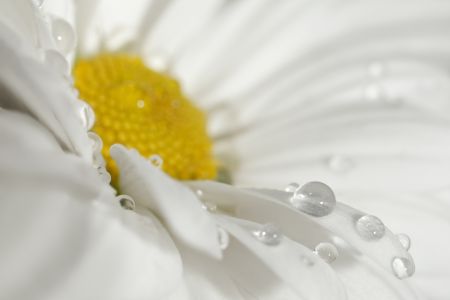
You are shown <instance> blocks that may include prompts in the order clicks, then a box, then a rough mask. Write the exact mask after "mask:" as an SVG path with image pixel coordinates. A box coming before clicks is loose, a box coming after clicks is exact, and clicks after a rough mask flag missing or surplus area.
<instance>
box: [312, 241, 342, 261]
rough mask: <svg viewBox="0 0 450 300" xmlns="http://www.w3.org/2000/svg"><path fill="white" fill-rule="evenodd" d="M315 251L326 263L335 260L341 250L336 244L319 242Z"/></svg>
mask: <svg viewBox="0 0 450 300" xmlns="http://www.w3.org/2000/svg"><path fill="white" fill-rule="evenodd" d="M314 253H316V254H317V255H318V256H319V257H320V258H321V259H323V260H324V261H325V262H326V263H331V262H333V261H335V260H336V258H337V257H338V256H339V251H338V249H337V248H336V246H335V245H333V244H330V243H319V244H318V245H317V246H316V247H315V249H314Z"/></svg>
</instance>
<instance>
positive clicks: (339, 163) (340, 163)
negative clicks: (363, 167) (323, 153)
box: [327, 155, 354, 173]
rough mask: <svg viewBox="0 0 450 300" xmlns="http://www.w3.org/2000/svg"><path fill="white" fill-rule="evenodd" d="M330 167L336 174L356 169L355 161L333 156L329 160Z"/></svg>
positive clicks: (341, 156)
mask: <svg viewBox="0 0 450 300" xmlns="http://www.w3.org/2000/svg"><path fill="white" fill-rule="evenodd" d="M327 165H328V167H329V168H330V169H331V170H332V171H334V172H340V173H344V172H348V171H350V170H351V169H352V168H353V167H354V163H353V161H352V160H351V159H350V158H348V157H346V156H343V155H332V156H330V157H329V158H328V159H327Z"/></svg>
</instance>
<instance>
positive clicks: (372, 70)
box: [367, 61, 384, 78]
mask: <svg viewBox="0 0 450 300" xmlns="http://www.w3.org/2000/svg"><path fill="white" fill-rule="evenodd" d="M367 72H368V73H369V75H370V76H372V77H375V78H379V77H381V76H382V75H383V73H384V65H383V64H382V63H380V62H378V61H374V62H372V63H370V64H369V66H368V67H367Z"/></svg>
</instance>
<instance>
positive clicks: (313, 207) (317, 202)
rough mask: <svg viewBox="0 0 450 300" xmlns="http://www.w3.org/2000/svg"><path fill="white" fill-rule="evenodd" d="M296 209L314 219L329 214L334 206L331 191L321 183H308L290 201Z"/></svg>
mask: <svg viewBox="0 0 450 300" xmlns="http://www.w3.org/2000/svg"><path fill="white" fill-rule="evenodd" d="M290 203H291V205H292V206H294V207H295V208H296V209H298V210H300V211H302V212H304V213H307V214H309V215H311V216H314V217H323V216H326V215H328V214H330V213H331V212H332V211H333V209H334V207H335V206H336V197H335V195H334V193H333V190H332V189H331V188H330V187H329V186H328V185H326V184H324V183H322V182H317V181H313V182H308V183H306V184H304V185H303V186H302V187H301V188H300V189H298V190H297V191H296V192H295V193H294V195H292V197H291V199H290Z"/></svg>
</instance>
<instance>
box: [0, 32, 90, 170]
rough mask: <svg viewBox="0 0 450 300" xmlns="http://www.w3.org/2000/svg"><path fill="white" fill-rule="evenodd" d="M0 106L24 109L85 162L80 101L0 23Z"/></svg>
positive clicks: (85, 141)
mask: <svg viewBox="0 0 450 300" xmlns="http://www.w3.org/2000/svg"><path fill="white" fill-rule="evenodd" d="M0 32H7V33H9V34H8V35H4V34H1V35H0V92H1V95H2V97H1V98H0V107H4V108H8V109H12V110H17V111H20V112H25V113H28V114H30V115H32V116H33V117H35V118H36V119H37V120H39V121H40V122H41V123H42V124H44V125H45V126H46V127H47V128H49V130H50V131H51V132H52V134H54V135H55V136H56V138H57V139H58V141H59V142H60V144H61V146H62V147H63V148H64V149H65V150H68V151H71V152H75V153H78V154H79V155H80V156H82V157H84V158H85V159H86V160H87V161H91V159H92V149H91V148H90V146H89V140H88V137H87V134H86V129H85V128H84V127H83V124H82V115H81V113H82V110H81V109H80V105H81V103H80V101H79V100H78V99H76V97H75V94H74V92H73V91H72V90H71V88H70V86H69V85H68V83H67V82H66V81H65V79H63V78H62V77H61V75H60V74H58V73H56V72H55V71H54V70H52V69H51V68H49V67H48V66H46V65H43V64H42V63H40V62H39V61H37V60H36V59H34V58H32V57H30V56H28V55H27V53H31V52H32V49H30V48H29V47H26V45H24V44H21V40H18V41H17V40H16V42H14V41H10V39H8V37H9V36H15V35H14V34H12V33H11V31H9V30H7V28H4V27H2V26H1V24H0Z"/></svg>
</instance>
